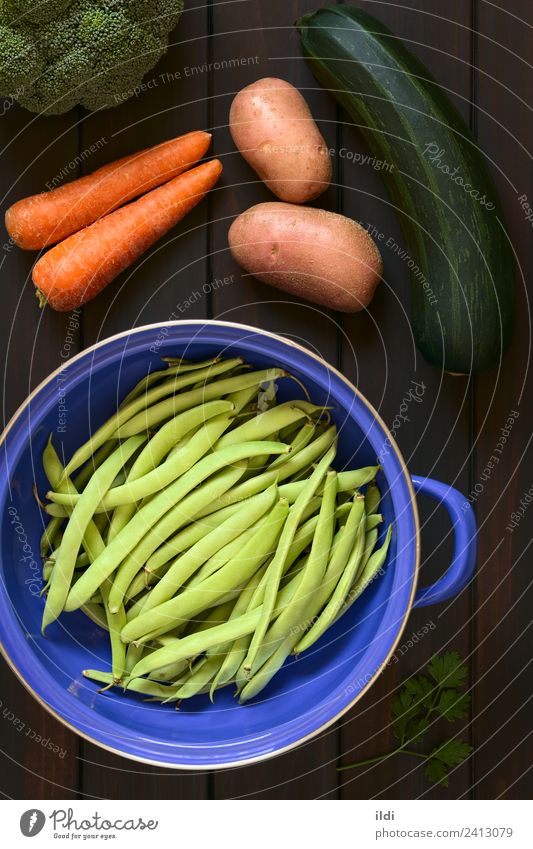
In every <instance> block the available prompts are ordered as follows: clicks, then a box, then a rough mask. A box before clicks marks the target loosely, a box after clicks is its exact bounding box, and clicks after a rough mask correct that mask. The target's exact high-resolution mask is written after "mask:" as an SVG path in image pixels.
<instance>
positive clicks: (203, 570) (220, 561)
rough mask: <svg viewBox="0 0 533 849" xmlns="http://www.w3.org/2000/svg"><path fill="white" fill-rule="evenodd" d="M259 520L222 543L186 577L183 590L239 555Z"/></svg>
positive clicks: (191, 586) (190, 587)
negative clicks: (224, 543) (192, 573)
mask: <svg viewBox="0 0 533 849" xmlns="http://www.w3.org/2000/svg"><path fill="white" fill-rule="evenodd" d="M261 522H262V518H260V519H258V521H257V522H255V523H254V524H253V525H252V526H251V527H250V528H247V529H246V530H245V531H243V533H241V534H240V535H239V536H238V537H236V538H235V539H233V540H231V541H230V542H228V543H227V544H226V545H223V546H222V547H221V548H220V549H219V550H218V551H216V552H215V553H214V554H212V555H211V557H209V558H208V559H207V560H206V561H205V563H204V564H203V565H202V566H200V568H199V569H198V570H197V571H196V572H195V573H194V575H192V576H191V577H190V578H189V579H188V581H187V582H186V584H185V586H184V591H185V590H189V589H192V588H193V587H196V586H198V584H201V583H202V581H204V580H205V579H206V578H209V577H210V576H211V575H213V574H214V573H215V572H218V571H219V570H220V569H222V567H223V566H225V565H226V564H227V563H228V562H229V561H230V560H233V559H234V558H236V557H239V555H240V552H241V549H242V548H244V546H245V545H247V544H248V542H249V541H250V539H251V538H252V537H253V535H254V534H255V532H256V530H257V528H258V526H259V525H260V524H261Z"/></svg>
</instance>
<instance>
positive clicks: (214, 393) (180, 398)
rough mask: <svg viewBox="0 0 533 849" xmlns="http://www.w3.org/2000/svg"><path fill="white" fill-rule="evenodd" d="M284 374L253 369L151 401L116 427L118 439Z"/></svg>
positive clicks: (279, 371)
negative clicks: (143, 408)
mask: <svg viewBox="0 0 533 849" xmlns="http://www.w3.org/2000/svg"><path fill="white" fill-rule="evenodd" d="M284 375H285V372H284V371H283V369H279V368H272V369H264V370H263V371H254V372H251V373H249V374H239V375H237V376H236V377H228V378H225V379H223V380H216V381H213V383H208V384H207V385H206V386H203V387H201V388H200V389H192V390H189V391H188V392H182V393H180V394H179V395H175V396H173V397H172V398H167V399H166V400H164V401H160V402H159V403H157V404H153V405H152V406H151V407H150V408H148V409H146V410H143V411H142V412H140V413H137V414H136V415H135V416H132V417H131V419H128V420H127V422H126V423H125V424H124V425H121V426H120V429H119V431H118V434H119V436H120V437H121V439H122V438H124V437H126V436H132V435H133V434H135V433H142V432H144V431H146V430H150V429H151V428H152V427H154V426H155V425H158V424H159V423H160V422H162V421H165V419H168V418H170V417H171V416H175V415H176V413H179V412H180V411H181V410H187V409H189V408H190V407H194V406H196V405H197V404H204V403H205V402H206V401H210V400H212V399H213V398H220V397H222V396H223V395H229V394H230V393H233V392H238V391H240V390H245V389H248V388H252V387H256V386H259V385H260V384H261V383H263V382H264V381H265V380H268V379H270V380H275V379H276V378H278V377H283V376H284Z"/></svg>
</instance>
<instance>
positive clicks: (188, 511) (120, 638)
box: [40, 357, 392, 705]
mask: <svg viewBox="0 0 533 849" xmlns="http://www.w3.org/2000/svg"><path fill="white" fill-rule="evenodd" d="M164 363H165V365H164V367H163V368H161V369H159V370H156V371H152V372H150V373H149V374H148V375H146V376H145V377H143V378H142V380H140V381H139V383H138V384H137V385H136V386H134V387H133V389H132V390H131V391H130V392H129V393H128V395H127V396H126V397H125V399H124V400H123V402H122V403H121V405H120V406H119V408H118V409H117V411H116V412H115V413H114V414H113V415H112V416H111V418H110V419H108V420H107V421H106V422H104V423H103V424H102V425H101V427H100V428H98V430H97V431H96V432H95V433H94V434H93V435H92V436H91V438H90V439H89V440H88V441H87V442H86V443H84V444H83V445H81V446H80V447H79V448H78V449H77V450H76V451H75V453H74V455H73V456H72V458H71V459H70V460H69V462H68V463H67V465H66V466H64V465H63V464H62V462H61V460H60V459H59V457H58V454H57V452H56V450H55V449H54V446H53V444H52V439H51V438H50V440H49V441H48V444H47V446H46V448H45V450H44V452H43V466H44V470H45V473H46V476H47V478H48V481H49V484H50V490H49V492H48V493H47V494H46V501H45V502H44V503H43V502H40V503H41V506H42V509H43V511H44V513H45V514H48V515H49V516H50V521H49V522H48V524H47V525H46V527H45V529H44V532H43V535H42V538H41V555H42V558H43V580H44V584H45V589H44V591H43V592H44V595H45V603H44V611H43V619H42V629H43V633H44V632H45V629H46V628H47V627H48V626H49V625H50V624H51V623H53V622H54V621H55V620H56V619H57V618H58V617H59V616H60V614H61V613H62V612H63V611H73V610H77V609H81V610H83V612H84V613H85V614H86V615H87V616H89V617H90V618H91V619H92V620H93V621H94V622H96V623H97V624H98V625H100V626H102V627H103V628H106V629H107V631H108V632H109V640H110V645H111V670H110V671H99V670H94V669H91V670H85V671H84V675H85V676H86V677H88V678H90V679H92V680H94V681H97V682H99V683H101V684H102V685H103V689H106V688H107V687H111V686H119V687H122V688H123V690H124V691H126V690H131V691H134V692H137V693H142V694H144V695H145V696H147V697H149V698H151V699H156V700H159V701H162V702H173V703H175V704H176V705H177V704H179V703H180V702H181V701H182V700H184V699H188V698H192V697H193V696H195V695H197V694H199V693H209V695H210V698H211V699H212V698H213V694H214V692H215V690H217V689H219V688H221V687H225V686H227V685H228V684H231V683H233V684H235V685H236V687H237V692H238V693H239V698H240V701H241V703H243V702H246V701H248V700H249V699H251V698H253V697H254V696H256V695H257V694H258V693H259V692H260V691H261V690H262V689H263V688H264V687H265V686H266V685H267V684H268V682H269V681H270V680H271V678H272V677H273V676H274V675H275V674H276V672H277V671H278V670H279V669H280V667H281V666H282V664H283V663H284V661H285V660H286V658H287V657H288V656H289V655H290V654H298V653H299V652H302V651H304V650H307V649H310V648H311V647H312V646H313V645H314V643H315V642H316V641H317V640H318V639H319V638H320V637H321V636H322V635H323V634H324V632H325V631H326V630H327V629H328V628H329V627H330V626H331V625H332V624H333V623H334V622H335V621H336V620H337V619H338V618H339V616H341V615H342V614H343V613H344V612H345V611H346V610H347V609H348V608H349V606H350V605H351V604H352V603H353V602H354V601H355V599H356V598H358V596H359V595H360V594H361V593H362V592H363V591H364V589H365V588H366V587H367V585H368V584H369V583H370V581H371V580H372V579H373V578H374V577H375V576H376V574H378V573H379V572H380V571H381V569H382V567H383V565H384V563H385V560H386V556H387V551H388V548H389V543H390V538H391V530H392V529H391V527H389V528H388V529H387V530H386V532H385V533H384V534H383V535H382V542H381V545H380V546H379V547H378V548H376V546H377V544H378V536H379V526H380V524H381V523H382V521H383V517H382V516H381V514H380V513H379V505H380V499H381V494H380V492H379V489H378V487H377V485H376V482H375V477H376V473H377V471H378V469H379V467H378V466H367V467H364V468H360V469H348V470H344V471H341V472H337V471H335V470H334V468H333V463H334V460H335V455H336V451H337V431H336V427H335V426H334V425H332V424H331V420H330V416H329V411H328V408H326V407H321V406H316V405H314V404H312V403H311V402H310V401H309V400H294V401H288V402H284V403H280V404H276V402H275V396H276V393H275V391H273V387H275V386H276V385H277V381H279V380H281V379H290V375H288V374H287V373H286V372H284V371H283V370H282V369H279V368H271V369H263V370H254V369H252V368H250V367H249V366H247V365H246V363H244V362H243V361H242V360H241V359H240V358H233V359H223V358H220V357H216V358H214V359H212V360H206V361H204V362H201V363H191V362H187V361H185V360H182V359H178V358H164ZM272 398H273V399H274V400H272ZM265 399H268V403H265ZM265 406H266V409H264V408H265Z"/></svg>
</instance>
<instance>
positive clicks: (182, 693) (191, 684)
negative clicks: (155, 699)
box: [165, 657, 220, 702]
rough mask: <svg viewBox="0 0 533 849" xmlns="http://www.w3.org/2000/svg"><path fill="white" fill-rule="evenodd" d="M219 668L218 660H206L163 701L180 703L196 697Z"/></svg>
mask: <svg viewBox="0 0 533 849" xmlns="http://www.w3.org/2000/svg"><path fill="white" fill-rule="evenodd" d="M219 668H220V660H219V659H218V658H216V657H210V658H206V659H205V660H204V661H203V663H201V664H199V666H198V668H197V669H194V670H192V672H191V675H190V676H189V677H188V678H187V679H186V680H185V681H183V682H182V681H180V682H179V684H178V686H177V687H173V688H172V689H173V692H172V694H171V695H170V696H168V697H167V699H166V700H165V701H167V702H170V701H176V700H177V701H182V700H183V699H191V698H192V697H193V696H196V695H198V693H200V691H201V690H203V689H204V687H206V686H207V685H208V684H209V682H210V681H211V680H212V678H213V677H214V675H215V674H216V673H217V672H218V670H219Z"/></svg>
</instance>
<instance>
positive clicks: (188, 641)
mask: <svg viewBox="0 0 533 849" xmlns="http://www.w3.org/2000/svg"><path fill="white" fill-rule="evenodd" d="M261 613H262V608H261V607H258V608H257V609H256V610H252V611H250V612H249V613H245V614H244V615H243V616H238V617H237V618H236V619H230V620H229V621H227V622H223V623H222V624H221V625H214V626H213V627H210V628H206V629H205V630H202V631H199V632H197V633H193V634H190V635H189V636H187V637H181V638H176V639H175V640H173V641H172V642H169V643H168V645H166V646H163V647H162V648H160V649H156V650H155V651H154V652H152V653H151V654H150V655H148V657H143V658H142V660H140V661H139V663H137V664H136V665H135V666H134V668H133V670H132V672H131V679H133V678H137V677H139V676H142V675H147V674H148V673H150V672H152V670H153V669H159V668H160V667H163V666H168V664H169V663H175V662H176V661H178V660H186V659H187V658H189V657H196V656H197V655H199V654H203V653H204V652H205V651H207V649H209V648H210V647H211V646H214V645H216V644H217V643H222V642H227V641H228V640H236V639H238V638H239V637H242V636H244V635H245V634H250V633H251V632H252V631H253V630H254V629H255V628H256V626H257V623H258V622H259V619H260V617H261ZM131 679H130V680H131ZM128 687H129V684H128Z"/></svg>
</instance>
